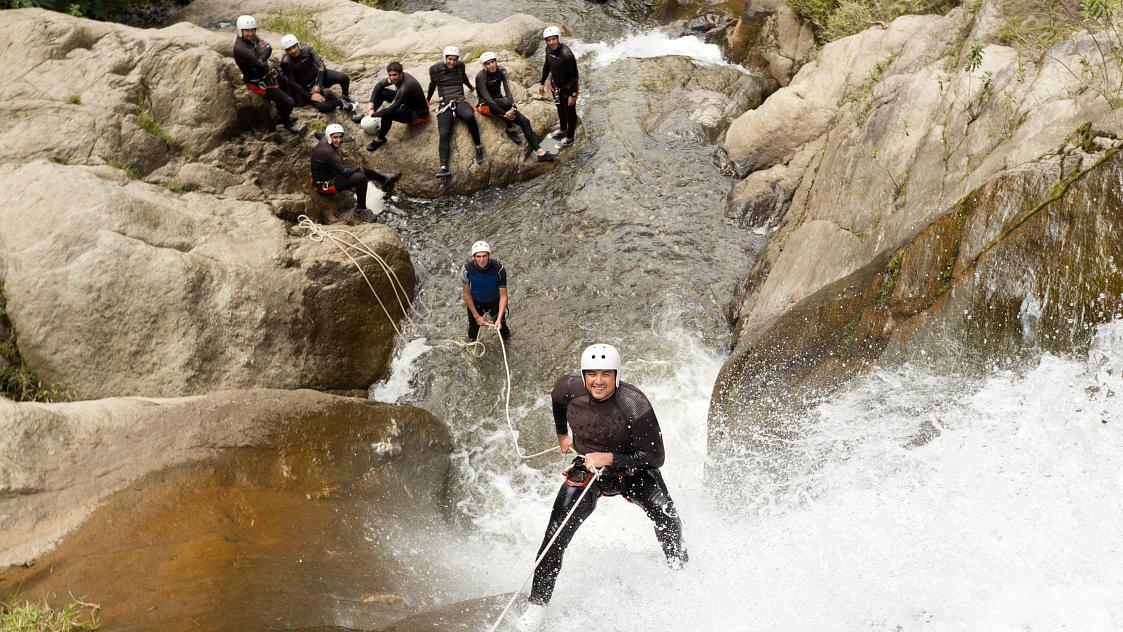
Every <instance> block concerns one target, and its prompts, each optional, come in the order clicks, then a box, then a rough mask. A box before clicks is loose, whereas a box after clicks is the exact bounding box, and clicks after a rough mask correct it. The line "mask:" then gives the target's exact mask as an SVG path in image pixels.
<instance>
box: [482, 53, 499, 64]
mask: <svg viewBox="0 0 1123 632" xmlns="http://www.w3.org/2000/svg"><path fill="white" fill-rule="evenodd" d="M496 59H499V55H496V54H495V53H493V52H491V51H487V52H486V53H484V54H483V55H480V63H481V64H486V63H487V62H489V61H494V60H496Z"/></svg>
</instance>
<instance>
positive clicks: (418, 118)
mask: <svg viewBox="0 0 1123 632" xmlns="http://www.w3.org/2000/svg"><path fill="white" fill-rule="evenodd" d="M370 102H371V103H372V104H374V110H375V112H374V114H373V116H377V117H380V118H381V119H382V127H381V129H380V130H379V132H378V136H379V138H386V135H387V134H389V133H390V127H391V126H392V125H393V124H394V121H397V122H399V123H405V124H406V125H416V124H417V123H419V122H424V121H427V120H429V102H428V101H426V100H425V93H424V92H422V90H421V84H420V83H418V82H417V79H414V78H413V75H411V74H409V73H408V72H403V73H402V77H401V79H399V80H398V84H397V85H396V86H395V85H394V84H391V83H390V80H389V79H383V80H381V81H379V82H378V83H376V84H374V89H373V90H371V91H370ZM383 103H387V104H388V105H387V106H386V107H384V108H382V109H379V108H380V107H382V104H383Z"/></svg>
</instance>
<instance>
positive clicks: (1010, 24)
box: [999, 0, 1123, 109]
mask: <svg viewBox="0 0 1123 632" xmlns="http://www.w3.org/2000/svg"><path fill="white" fill-rule="evenodd" d="M1121 23H1123V0H1046V1H1045V2H1044V4H1043V6H1041V7H1038V10H1037V11H1033V12H1027V13H1025V14H1023V15H1018V16H1015V17H1012V18H1011V19H1010V20H1008V21H1007V23H1006V27H1005V28H1004V29H1003V30H1002V32H1001V33H1000V34H999V41H1000V43H1002V44H1006V45H1008V46H1013V47H1015V48H1017V49H1018V50H1019V52H1022V53H1025V54H1028V55H1030V56H1031V57H1033V58H1035V59H1042V58H1044V57H1049V58H1050V59H1052V60H1053V61H1055V62H1057V63H1058V64H1060V65H1061V66H1063V67H1064V68H1065V70H1067V71H1068V72H1069V74H1071V75H1072V76H1073V77H1075V78H1076V79H1077V80H1078V81H1079V82H1080V84H1081V85H1082V86H1083V87H1084V89H1089V90H1093V91H1095V92H1096V93H1098V94H1099V95H1100V96H1101V97H1103V99H1104V100H1105V101H1106V102H1107V104H1108V105H1109V106H1111V107H1112V109H1118V108H1121V107H1123V77H1120V76H1119V73H1117V72H1115V73H1113V72H1112V69H1118V68H1119V67H1120V65H1123V33H1121V32H1120V24H1121ZM1075 33H1084V34H1089V35H1095V37H1094V39H1093V48H1094V51H1093V52H1092V53H1091V54H1089V55H1080V56H1079V57H1078V58H1077V60H1076V63H1075V64H1072V63H1070V60H1069V59H1067V58H1060V57H1057V56H1054V55H1052V54H1051V53H1050V49H1051V48H1052V47H1053V46H1054V45H1055V44H1057V43H1058V42H1060V41H1061V40H1064V39H1066V38H1068V37H1070V36H1072V35H1073V34H1075Z"/></svg>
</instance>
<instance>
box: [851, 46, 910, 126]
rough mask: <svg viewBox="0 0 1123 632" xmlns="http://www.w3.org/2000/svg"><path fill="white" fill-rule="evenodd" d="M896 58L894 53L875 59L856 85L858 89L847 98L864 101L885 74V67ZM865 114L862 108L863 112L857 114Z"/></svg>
mask: <svg viewBox="0 0 1123 632" xmlns="http://www.w3.org/2000/svg"><path fill="white" fill-rule="evenodd" d="M896 59H897V56H896V55H888V56H886V57H883V58H881V59H879V60H877V61H876V62H875V63H874V65H873V67H872V68H870V71H869V72H868V73H866V80H865V81H864V82H862V85H861V86H858V89H856V90H854V91H853V92H851V93H850V94H849V95H847V97H846V98H847V100H849V101H855V102H857V101H864V100H865V99H866V98H867V97H869V96H870V94H871V93H873V89H874V88H875V87H876V86H877V84H879V83H881V79H882V78H883V76H884V75H885V69H886V68H888V67H889V65H890V64H892V63H893V62H894V61H895V60H896ZM865 114H867V112H865V111H864V110H863V112H862V113H861V114H860V115H859V116H865Z"/></svg>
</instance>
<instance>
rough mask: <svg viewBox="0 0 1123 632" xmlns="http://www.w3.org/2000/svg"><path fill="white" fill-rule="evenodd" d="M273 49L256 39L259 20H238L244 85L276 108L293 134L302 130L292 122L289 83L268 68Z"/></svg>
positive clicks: (236, 56) (238, 60)
mask: <svg viewBox="0 0 1123 632" xmlns="http://www.w3.org/2000/svg"><path fill="white" fill-rule="evenodd" d="M272 54H273V47H272V46H270V45H269V42H267V41H265V40H263V39H261V38H259V37H258V36H257V20H255V19H254V18H253V16H252V15H242V16H239V17H238V38H237V39H235V40H234V63H236V64H238V70H241V71H242V81H243V82H244V83H245V84H246V88H248V89H249V90H250V91H251V92H253V93H254V94H256V95H259V96H262V97H265V98H266V99H268V100H270V101H272V102H273V105H275V106H276V107H277V118H279V119H280V120H281V125H284V126H285V129H286V130H288V131H290V132H292V133H293V134H299V133H300V129H299V128H298V127H297V126H296V123H295V122H294V121H293V118H292V108H293V102H292V97H290V96H289V95H288V93H287V92H286V91H287V90H288V87H289V85H288V81H286V80H285V78H284V77H282V76H280V75H278V74H277V71H276V70H273V69H272V68H270V67H269V56H270V55H272Z"/></svg>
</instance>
